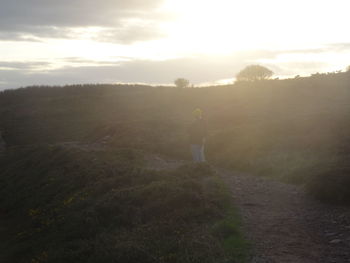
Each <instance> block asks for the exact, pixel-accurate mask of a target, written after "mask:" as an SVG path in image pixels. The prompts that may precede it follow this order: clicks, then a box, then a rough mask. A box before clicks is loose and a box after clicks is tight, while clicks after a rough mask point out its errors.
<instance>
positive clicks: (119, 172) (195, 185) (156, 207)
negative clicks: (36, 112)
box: [0, 144, 247, 263]
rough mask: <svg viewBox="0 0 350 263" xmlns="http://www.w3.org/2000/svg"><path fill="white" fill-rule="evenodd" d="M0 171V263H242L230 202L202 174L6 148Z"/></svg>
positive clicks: (112, 156)
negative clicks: (5, 227) (1, 228)
mask: <svg viewBox="0 0 350 263" xmlns="http://www.w3.org/2000/svg"><path fill="white" fill-rule="evenodd" d="M0 166H1V167H2V171H3V172H2V174H1V177H0V185H1V188H0V206H1V210H2V214H3V219H2V225H4V224H7V225H10V224H11V227H9V228H8V231H7V233H1V234H2V240H1V241H2V244H1V246H0V248H2V255H1V257H0V258H1V259H2V260H3V261H4V262H18V263H21V262H67V263H69V262H74V263H78V262H129V263H132V262H135V263H136V262H137V263H139V262H152V263H153V262H243V260H244V259H245V251H246V247H247V245H246V244H245V243H244V242H243V239H242V237H241V235H240V233H239V230H238V228H237V226H238V225H237V217H236V216H235V215H233V216H232V205H231V203H230V202H231V200H230V196H228V195H227V194H226V192H225V191H226V190H225V188H224V187H223V186H222V184H221V183H220V181H219V180H218V178H216V176H215V173H214V172H213V171H212V170H211V169H210V168H209V166H205V165H204V166H192V165H188V166H182V167H180V168H179V169H177V170H174V171H154V170H147V169H144V168H143V158H142V152H140V151H135V150H132V149H114V148H113V149H109V150H106V151H93V150H91V149H89V150H87V151H84V150H82V149H80V148H79V147H78V146H77V145H76V146H74V147H72V146H69V145H67V144H65V145H56V146H54V145H46V146H45V145H42V146H35V147H33V146H30V147H29V146H28V147H24V148H22V147H20V148H18V147H15V148H11V149H10V150H9V152H8V154H7V155H6V157H4V158H3V159H0ZM5 220H6V221H5ZM223 228H228V229H229V232H227V233H222V231H223ZM228 240H232V242H233V241H235V243H236V244H239V245H240V246H239V247H238V246H235V247H230V246H227V245H226V246H225V244H227V242H228Z"/></svg>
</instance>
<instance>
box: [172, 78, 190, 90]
mask: <svg viewBox="0 0 350 263" xmlns="http://www.w3.org/2000/svg"><path fill="white" fill-rule="evenodd" d="M174 84H175V85H176V87H178V88H187V87H188V86H189V85H190V81H189V80H188V79H184V78H178V79H176V80H175V81H174Z"/></svg>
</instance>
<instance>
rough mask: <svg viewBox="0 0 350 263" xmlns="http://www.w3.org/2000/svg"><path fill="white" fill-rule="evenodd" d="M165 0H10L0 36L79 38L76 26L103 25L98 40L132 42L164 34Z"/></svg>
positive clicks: (0, 16) (0, 12)
mask: <svg viewBox="0 0 350 263" xmlns="http://www.w3.org/2000/svg"><path fill="white" fill-rule="evenodd" d="M162 1H163V0H103V1H92V0H60V1H46V0H11V1H6V0H5V1H4V0H2V2H1V8H0V40H11V41H38V40H40V38H77V37H81V36H82V35H84V34H85V33H84V32H83V33H84V34H81V35H79V33H77V29H84V28H89V27H94V28H100V29H101V30H100V31H99V32H98V34H96V37H95V40H96V39H97V40H99V41H112V42H118V43H132V42H135V41H142V40H149V39H152V38H159V37H161V36H162V35H161V33H160V29H159V28H158V22H159V21H163V20H164V19H166V16H165V15H164V14H162V13H160V12H159V11H158V10H157V9H158V7H159V6H160V5H161V4H162Z"/></svg>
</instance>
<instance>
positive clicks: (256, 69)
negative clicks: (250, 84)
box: [236, 65, 273, 81]
mask: <svg viewBox="0 0 350 263" xmlns="http://www.w3.org/2000/svg"><path fill="white" fill-rule="evenodd" d="M272 75H273V72H272V71H271V70H269V69H268V68H266V67H263V66H260V65H250V66H247V67H245V68H244V69H242V70H241V71H240V72H239V73H238V74H237V75H236V79H237V81H255V80H263V79H269V78H270V77H271V76H272Z"/></svg>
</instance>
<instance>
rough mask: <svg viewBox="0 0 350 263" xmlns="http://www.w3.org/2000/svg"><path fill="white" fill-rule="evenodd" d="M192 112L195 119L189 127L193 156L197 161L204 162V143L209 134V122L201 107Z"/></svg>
mask: <svg viewBox="0 0 350 263" xmlns="http://www.w3.org/2000/svg"><path fill="white" fill-rule="evenodd" d="M192 114H193V116H194V121H193V122H192V123H191V125H190V126H189V129H188V134H189V143H190V148H191V153H192V158H193V161H194V162H195V163H203V162H205V156H204V144H205V140H206V136H207V124H206V121H205V120H204V119H203V118H202V111H201V110H200V109H195V110H194V111H193V113H192Z"/></svg>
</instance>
